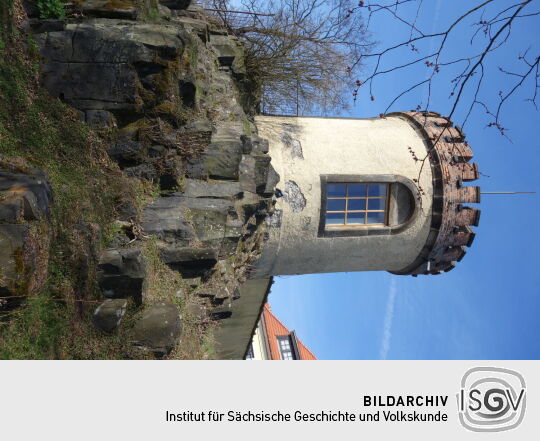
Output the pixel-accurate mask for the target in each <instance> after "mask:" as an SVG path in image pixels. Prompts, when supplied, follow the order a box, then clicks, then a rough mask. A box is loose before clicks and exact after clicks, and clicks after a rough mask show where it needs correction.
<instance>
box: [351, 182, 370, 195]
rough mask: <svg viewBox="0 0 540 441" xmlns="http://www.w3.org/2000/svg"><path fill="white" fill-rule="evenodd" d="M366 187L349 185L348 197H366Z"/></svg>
mask: <svg viewBox="0 0 540 441" xmlns="http://www.w3.org/2000/svg"><path fill="white" fill-rule="evenodd" d="M366 187H367V186H366V185H364V184H349V197H350V198H356V197H362V196H365V195H366Z"/></svg>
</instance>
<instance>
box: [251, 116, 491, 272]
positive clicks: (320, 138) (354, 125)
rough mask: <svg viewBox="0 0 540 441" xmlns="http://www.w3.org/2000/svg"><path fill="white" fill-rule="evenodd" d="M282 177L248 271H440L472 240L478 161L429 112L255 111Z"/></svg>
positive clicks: (445, 123)
mask: <svg viewBox="0 0 540 441" xmlns="http://www.w3.org/2000/svg"><path fill="white" fill-rule="evenodd" d="M256 122H257V127H258V129H259V134H260V136H262V137H263V138H266V139H268V141H269V149H270V155H271V157H272V165H273V166H274V168H275V170H276V171H277V173H278V174H279V176H280V180H279V183H278V185H277V188H278V189H279V190H278V192H277V193H278V196H280V193H281V194H282V197H281V198H279V199H278V202H277V204H276V211H275V213H274V215H273V217H272V218H271V219H270V220H269V240H268V242H267V243H266V244H265V248H264V250H263V254H262V256H261V258H260V259H259V260H258V262H257V263H256V269H255V278H261V277H268V276H274V275H284V274H308V273H326V272H339V271H373V270H386V271H390V272H392V273H394V274H411V275H414V276H416V275H418V274H439V273H440V272H442V271H449V270H451V269H452V268H454V266H455V263H456V262H457V261H460V260H461V259H462V258H463V256H464V255H465V252H466V250H465V248H464V247H465V246H467V247H468V246H470V245H471V243H472V241H473V239H474V232H473V231H472V229H471V228H470V226H471V225H474V226H476V225H478V221H479V217H480V211H479V210H478V209H476V208H472V207H470V206H467V205H464V204H467V203H478V202H480V191H479V187H474V186H470V185H469V184H468V183H469V182H470V181H474V180H476V179H478V168H477V166H476V164H474V163H471V162H469V161H470V159H471V158H472V156H473V155H472V152H471V149H470V147H469V146H468V144H467V143H466V142H465V139H464V136H463V134H462V132H461V131H460V129H459V128H458V127H453V125H452V122H451V121H450V120H449V119H447V118H445V117H441V116H440V115H439V114H436V113H418V112H400V113H393V114H389V115H386V116H384V117H380V118H368V119H344V118H319V117H316V118H314V117H276V116H260V117H257V120H256Z"/></svg>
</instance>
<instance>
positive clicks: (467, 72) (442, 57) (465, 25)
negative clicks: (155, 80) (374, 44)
mask: <svg viewBox="0 0 540 441" xmlns="http://www.w3.org/2000/svg"><path fill="white" fill-rule="evenodd" d="M538 3H539V2H538V1H537V0H521V1H516V0H514V1H511V0H476V1H471V2H467V4H466V6H464V7H463V8H462V10H461V12H459V13H458V14H456V17H455V18H452V19H451V20H450V21H449V22H448V25H446V26H445V27H444V28H442V29H439V30H435V31H431V32H427V31H426V30H424V29H421V28H420V26H419V25H418V23H419V17H421V15H422V13H423V12H424V11H425V10H426V8H427V6H426V2H424V0H386V1H360V2H358V4H357V6H356V7H354V8H352V9H351V10H350V11H349V14H351V15H355V14H361V15H364V16H365V18H366V29H367V30H369V29H370V25H371V23H372V22H373V20H374V18H375V17H376V16H377V15H380V14H389V15H390V16H391V17H392V18H393V20H394V23H395V26H396V28H397V27H398V26H401V27H404V29H405V31H406V33H405V35H406V37H405V38H403V37H400V38H399V39H397V40H396V41H395V42H394V43H391V44H389V45H387V46H386V47H382V48H379V49H377V50H375V51H373V52H372V53H369V54H361V56H359V57H357V58H355V59H354V62H353V63H352V67H353V68H354V67H355V66H356V64H357V63H362V64H364V65H366V64H369V65H370V67H369V68H368V69H366V71H365V74H364V75H363V77H358V79H357V80H356V86H355V88H354V89H353V96H354V99H355V100H356V99H357V97H358V94H359V91H360V90H361V89H362V88H366V89H367V90H368V97H370V98H371V100H374V99H375V95H376V88H377V81H378V80H379V78H380V77H382V76H388V75H400V73H402V72H403V71H405V70H407V69H415V68H416V67H417V66H418V65H424V66H425V67H426V68H427V69H428V72H427V74H426V75H423V76H419V77H417V78H416V79H415V80H414V81H412V82H411V83H409V84H403V85H402V86H400V92H399V93H398V94H397V95H396V96H394V98H393V99H392V100H391V101H390V102H389V103H388V105H387V106H386V109H385V111H384V113H387V112H388V111H389V110H390V109H391V108H392V107H393V106H394V105H395V104H396V103H398V102H399V101H400V99H401V98H402V97H404V96H405V95H407V94H409V93H411V92H413V91H414V90H415V89H418V88H420V87H424V88H426V89H427V95H426V97H425V99H424V100H423V102H419V103H418V106H417V110H419V111H420V110H429V108H430V105H431V99H432V91H433V90H434V89H433V88H434V85H435V82H436V81H437V78H438V77H439V76H440V75H439V74H440V73H441V72H442V71H443V70H444V71H445V72H444V73H445V74H446V75H449V76H445V81H444V82H443V83H442V84H441V83H440V82H439V83H437V86H436V87H438V88H440V87H443V88H444V87H446V88H447V94H448V103H449V108H448V109H447V110H446V115H447V116H448V117H450V118H454V119H456V118H458V120H459V122H460V123H461V126H462V127H463V126H465V125H466V124H467V121H468V119H469V117H470V116H471V114H472V112H473V111H475V110H481V111H482V112H484V113H485V114H486V115H487V117H488V123H487V125H488V126H489V127H494V128H496V129H498V130H499V132H500V133H501V134H502V135H503V136H506V131H507V129H506V128H505V127H504V125H503V123H502V113H503V110H504V107H505V104H507V102H508V101H509V100H510V99H511V98H513V97H515V96H516V93H517V91H518V90H519V89H522V88H527V90H528V91H529V93H530V95H529V96H528V98H527V99H526V101H528V102H530V103H531V104H532V106H533V107H534V108H536V109H537V95H538V88H539V84H538V79H539V63H540V54H539V48H538V42H537V41H535V39H534V38H532V39H531V42H530V46H528V47H527V46H526V47H521V48H520V49H518V51H517V53H515V54H514V56H515V58H514V59H513V60H512V59H511V57H507V58H506V62H508V64H510V63H512V64H515V61H516V60H517V61H518V65H519V66H521V68H520V69H518V70H516V67H515V66H514V67H513V68H512V69H510V68H507V67H505V66H503V65H495V66H496V69H494V65H493V61H491V60H492V59H493V58H494V55H495V54H496V53H497V51H498V50H499V49H500V48H501V47H503V46H504V45H508V44H509V42H511V40H512V30H513V28H515V27H516V26H519V25H520V24H521V23H523V22H524V21H525V20H535V19H536V20H537V21H538V17H539V16H540V10H539V4H538ZM538 25H540V21H538ZM394 32H395V30H394ZM458 35H459V36H460V37H463V35H467V37H468V43H469V44H467V45H464V46H463V47H460V48H459V49H460V50H459V51H458V55H456V51H455V50H451V49H452V47H451V46H452V44H453V43H452V41H453V40H452V39H453V38H455V37H456V36H458ZM535 44H537V46H536V47H535V46H534V45H535ZM453 49H455V48H453ZM403 51H408V54H409V55H407V56H405V57H404V56H403ZM494 70H496V72H494ZM493 74H497V75H499V74H503V75H504V76H505V78H504V80H503V81H498V83H499V84H498V86H500V89H498V90H493V85H492V84H493V83H490V84H489V85H488V84H487V82H486V78H487V76H488V75H493ZM398 78H400V80H401V79H402V78H403V76H402V75H400V76H399V77H398ZM448 78H450V79H449V80H448ZM494 98H495V99H494Z"/></svg>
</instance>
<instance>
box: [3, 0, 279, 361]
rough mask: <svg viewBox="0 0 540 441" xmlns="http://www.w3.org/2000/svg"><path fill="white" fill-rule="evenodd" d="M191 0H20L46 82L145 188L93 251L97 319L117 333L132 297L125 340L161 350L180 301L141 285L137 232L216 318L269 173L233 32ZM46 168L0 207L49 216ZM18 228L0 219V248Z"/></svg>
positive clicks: (257, 229) (228, 302)
mask: <svg viewBox="0 0 540 441" xmlns="http://www.w3.org/2000/svg"><path fill="white" fill-rule="evenodd" d="M190 3H191V2H190V1H189V0H162V1H161V2H160V3H159V4H158V3H157V2H156V3H155V4H154V3H152V2H135V1H133V0H122V1H114V2H113V1H110V0H76V1H75V2H73V4H71V5H70V6H69V7H68V14H67V18H66V19H64V20H39V19H37V18H36V16H35V12H32V10H31V8H30V7H28V8H27V10H28V11H29V15H30V17H31V19H30V21H29V30H30V31H31V32H33V33H34V39H35V41H36V43H37V46H38V48H39V51H40V54H41V61H42V66H41V84H42V85H43V87H45V88H46V89H47V90H48V91H49V93H50V94H51V95H52V96H54V97H57V98H59V99H60V100H62V101H63V102H65V103H67V104H69V105H70V106H72V107H74V108H75V109H77V111H78V112H79V116H80V118H81V120H82V121H85V122H86V123H87V124H88V125H89V126H91V127H92V128H93V129H95V130H96V131H97V132H98V133H100V134H101V136H102V137H103V138H104V139H106V140H107V141H108V143H109V149H108V154H109V156H110V158H112V159H113V160H114V161H116V163H117V164H118V166H119V168H120V169H121V170H122V171H123V172H124V173H125V174H126V175H127V176H130V177H135V178H138V179H140V180H143V181H145V182H148V183H149V184H150V185H152V186H153V188H154V189H155V191H154V198H153V200H152V201H150V202H149V203H148V204H147V205H146V206H145V207H144V208H143V209H142V211H137V209H135V208H134V207H123V208H122V210H121V213H120V214H121V219H119V221H121V222H122V223H123V225H129V226H130V228H131V229H130V235H129V237H126V234H125V231H120V232H119V233H118V235H117V236H118V237H116V238H115V240H113V241H112V243H113V244H114V248H109V249H106V250H104V251H103V252H102V253H101V256H100V258H99V261H98V262H97V264H98V272H97V277H98V283H99V287H100V289H101V291H102V294H103V296H104V298H105V299H106V300H105V301H104V302H103V303H102V304H101V305H100V306H99V307H98V308H97V309H96V310H95V312H94V315H93V321H94V323H95V325H96V326H97V327H98V328H99V329H101V330H103V331H105V332H107V333H110V332H114V330H115V329H116V328H117V327H118V326H119V325H120V322H121V320H122V317H123V316H124V314H125V313H126V310H127V308H128V300H129V301H130V302H133V304H134V305H135V306H136V307H137V306H141V307H142V308H143V311H142V313H141V314H142V316H141V318H140V319H139V320H138V321H137V322H136V324H135V326H134V328H133V335H132V337H133V338H132V342H133V345H134V346H135V347H137V348H140V349H143V350H144V351H146V352H151V353H154V354H156V355H158V356H163V355H166V354H169V353H170V351H171V350H172V349H173V348H174V347H175V345H176V344H177V342H178V340H179V336H180V332H181V325H180V318H179V317H180V313H179V311H178V308H177V304H175V303H171V302H163V301H162V299H154V298H153V296H152V293H151V292H147V278H148V277H149V274H148V266H147V262H146V257H145V251H144V250H145V246H146V245H145V243H148V241H152V243H155V244H156V246H157V249H158V250H159V252H158V255H159V259H160V260H161V262H162V263H164V264H166V265H167V266H168V267H169V268H170V269H172V270H174V271H177V272H178V273H179V274H180V275H181V277H182V278H183V279H185V280H186V282H187V285H186V288H185V289H186V290H187V291H189V292H190V294H189V295H190V296H192V297H193V296H195V297H196V298H197V299H199V303H193V302H192V303H190V305H191V309H192V310H193V311H195V310H196V311H199V312H197V314H195V315H194V316H196V317H199V318H200V319H201V320H202V317H203V316H204V318H205V320H206V317H208V316H210V317H213V318H215V319H222V318H226V317H228V316H229V315H230V311H231V309H232V308H234V301H235V299H237V298H238V284H239V282H240V281H242V280H245V278H246V277H247V273H248V270H249V265H250V262H251V261H252V260H254V258H255V257H256V256H257V254H258V253H259V248H260V246H261V242H262V241H263V239H264V231H263V230H264V228H265V223H264V222H263V221H264V220H265V219H266V218H267V216H268V215H269V214H271V213H272V211H273V203H274V201H273V194H274V187H275V185H276V183H277V180H278V178H279V177H278V176H277V174H276V173H275V171H274V170H273V169H272V166H271V164H270V157H269V156H268V143H267V142H266V141H265V140H264V139H261V138H260V137H258V136H257V130H256V127H255V124H254V122H253V118H252V115H251V112H252V106H253V102H254V101H256V100H255V99H254V98H253V97H252V96H251V95H250V93H251V92H250V91H249V89H248V88H247V87H246V86H245V82H244V80H245V79H246V67H245V63H244V52H243V48H242V46H241V44H240V43H239V42H238V41H237V39H236V38H235V37H234V36H232V35H229V34H228V33H227V31H226V30H225V29H224V28H222V27H221V26H220V25H219V24H218V23H217V22H216V21H215V20H214V19H212V18H210V17H209V16H207V15H206V14H205V13H204V11H203V10H202V9H201V8H200V7H197V6H195V5H190ZM141 4H144V5H145V6H144V7H141ZM149 16H151V18H152V20H150V21H149V20H146V19H147V18H148V17H149ZM0 179H1V175H0ZM18 179H19V180H21V179H22V180H23V181H24V179H26V181H24V182H26V183H28V182H30V181H28V180H29V179H34V178H31V177H27V178H24V179H23V177H20V178H18ZM35 179H37V178H35ZM42 181H43V184H41V185H42V186H41V187H40V186H36V185H33V184H32V185H33V186H29V185H26V184H25V185H26V187H25V188H26V190H24V191H22V192H21V193H20V195H19V196H17V198H18V199H17V198H15V196H14V198H13V200H10V202H9V203H5V204H1V205H0V217H6V218H8V217H9V218H10V219H12V220H10V221H9V222H12V221H13V222H15V221H16V220H17V219H19V218H22V219H24V220H25V221H26V220H28V219H30V218H32V219H38V218H41V216H43V215H46V212H47V210H48V205H49V202H50V198H49V196H50V192H47V191H48V190H47V187H46V184H45V180H43V179H42ZM0 183H1V182H0ZM0 190H2V191H3V187H2V188H0ZM13 194H14V193H13ZM2 228H4V230H3V229H2ZM25 228H26V226H25V225H24V223H23V224H15V223H13V224H11V223H10V224H9V225H8V226H7V227H4V226H3V225H0V241H3V242H4V243H5V244H6V246H4V247H2V248H1V249H3V250H5V249H7V248H9V250H10V251H9V253H11V254H10V255H12V256H15V255H17V252H18V251H16V250H18V249H22V248H24V247H25V246H26V245H25V240H26V237H27V236H26V234H27V233H26V230H25ZM2 252H3V251H0V253H2ZM24 255H25V256H26V252H24ZM0 259H2V255H1V254H0ZM25 264H26V263H25ZM16 265H17V263H16V262H15V260H13V262H12V265H11V269H9V268H8V271H7V273H8V278H9V277H11V279H13V277H15V276H14V275H13V274H14V272H16V269H15V267H16ZM10 271H11V272H10ZM17 271H18V270H17ZM10 274H11V275H10ZM11 279H10V280H11ZM0 285H1V286H3V285H6V284H5V283H4V284H3V285H2V284H0ZM6 286H7V285H6ZM1 289H4V288H1ZM170 295H171V299H170V300H171V301H172V302H181V301H184V299H182V300H179V299H178V297H176V296H175V293H174V292H171V293H170ZM182 297H185V295H183V296H182ZM200 311H204V314H201V313H200Z"/></svg>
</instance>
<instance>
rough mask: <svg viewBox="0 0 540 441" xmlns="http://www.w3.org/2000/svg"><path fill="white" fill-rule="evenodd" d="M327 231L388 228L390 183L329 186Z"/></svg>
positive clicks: (331, 184)
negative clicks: (377, 226)
mask: <svg viewBox="0 0 540 441" xmlns="http://www.w3.org/2000/svg"><path fill="white" fill-rule="evenodd" d="M325 219H326V222H325V227H326V228H344V227H361V226H369V225H387V222H388V184H378V183H369V184H368V183H365V184H361V183H328V184H327V186H326V218H325Z"/></svg>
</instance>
